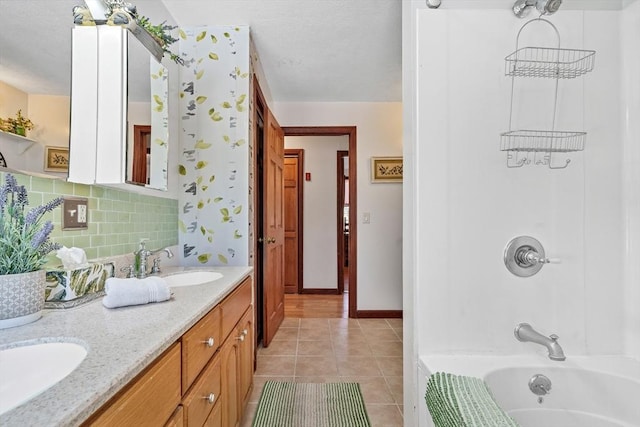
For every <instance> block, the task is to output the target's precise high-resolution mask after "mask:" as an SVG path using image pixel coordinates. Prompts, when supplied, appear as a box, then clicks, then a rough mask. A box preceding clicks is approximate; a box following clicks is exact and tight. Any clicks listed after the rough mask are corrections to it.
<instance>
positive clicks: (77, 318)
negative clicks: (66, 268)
mask: <svg viewBox="0 0 640 427" xmlns="http://www.w3.org/2000/svg"><path fill="white" fill-rule="evenodd" d="M191 269H197V270H209V271H218V272H220V273H222V274H223V275H224V277H222V278H221V279H218V280H216V281H215V282H211V283H207V284H202V285H196V286H186V287H176V288H173V289H172V292H173V297H172V298H171V299H170V300H169V301H165V302H162V303H154V304H146V305H138V306H130V307H121V308H116V309H107V308H105V307H104V306H103V305H102V299H101V298H99V299H97V300H94V301H91V302H89V303H87V304H85V305H82V306H80V307H76V308H72V309H57V310H45V312H44V315H43V317H42V318H41V319H39V320H37V321H36V322H34V323H31V324H28V325H24V326H20V327H16V328H10V329H3V330H0V348H3V347H7V346H13V344H15V343H38V342H51V341H54V342H57V341H66V342H76V343H79V344H82V345H83V346H85V347H86V348H87V351H88V354H87V357H86V358H85V359H84V360H83V361H82V363H81V364H80V365H79V366H78V367H77V368H76V369H75V370H74V371H73V372H72V373H71V374H69V376H67V377H66V378H64V379H63V380H61V381H60V382H58V383H57V384H55V385H54V386H53V387H50V388H49V389H47V390H45V391H44V392H43V393H41V394H39V395H38V396H36V397H34V398H32V399H31V400H29V401H27V402H25V403H23V404H22V405H20V406H18V407H16V408H14V409H12V410H10V411H8V412H6V413H5V414H2V415H0V425H1V426H3V427H13V426H16V427H18V426H19V427H23V426H76V425H79V424H80V423H82V422H83V421H84V420H86V419H87V418H88V417H89V416H90V415H91V414H92V413H93V412H95V411H96V410H97V409H98V408H100V407H101V406H102V405H103V404H104V403H106V402H107V401H108V400H109V399H110V398H111V397H113V396H114V395H115V393H116V392H117V391H118V390H120V389H121V388H122V387H123V386H124V385H126V384H127V383H128V382H129V381H130V380H131V379H133V378H134V377H135V376H136V375H137V374H139V373H140V372H141V371H142V370H143V369H144V368H145V367H146V366H147V365H148V364H149V363H150V362H151V361H153V360H154V359H155V358H156V357H157V356H159V355H160V354H162V352H163V351H164V350H166V349H167V348H169V346H170V345H171V344H172V343H174V342H176V341H177V340H178V338H180V336H181V335H182V334H183V333H184V332H186V331H187V330H188V329H189V328H190V327H191V326H193V325H194V324H195V323H196V322H197V321H198V320H199V319H200V318H201V317H202V316H203V315H205V314H206V313H207V312H209V310H211V308H213V307H214V306H215V305H216V304H218V303H219V302H220V301H222V299H223V298H224V297H225V296H227V295H228V294H229V293H231V291H233V290H234V289H235V288H236V287H237V286H238V285H239V284H240V283H241V282H242V280H243V279H244V278H246V277H247V276H248V275H250V274H251V273H252V271H253V269H252V268H251V267H211V268H184V270H191ZM178 270H183V268H171V269H169V268H167V269H166V271H165V272H164V273H165V274H170V273H171V272H175V271H178ZM42 363H47V361H46V360H43V361H42ZM51 369H55V367H54V366H52V367H51ZM1 380H2V379H0V381H1Z"/></svg>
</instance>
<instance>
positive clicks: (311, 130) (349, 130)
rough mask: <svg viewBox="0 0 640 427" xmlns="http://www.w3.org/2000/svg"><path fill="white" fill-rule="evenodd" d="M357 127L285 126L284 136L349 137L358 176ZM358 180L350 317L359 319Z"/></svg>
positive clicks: (352, 195)
mask: <svg viewBox="0 0 640 427" xmlns="http://www.w3.org/2000/svg"><path fill="white" fill-rule="evenodd" d="M356 129H357V128H356V126H283V127H282V130H283V131H284V136H285V137H287V136H345V135H346V136H348V137H349V176H357V155H356V154H357V152H356V150H357V132H356ZM357 194H358V193H357V180H356V179H353V180H351V179H350V180H349V317H350V318H355V317H357V310H358V307H357V301H358V281H357V279H358V262H357V254H358V250H357V249H358V237H357V236H358V224H357V222H358V221H357V220H358V209H357Z"/></svg>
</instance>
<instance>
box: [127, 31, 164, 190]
mask: <svg viewBox="0 0 640 427" xmlns="http://www.w3.org/2000/svg"><path fill="white" fill-rule="evenodd" d="M127 44H128V50H127V91H128V93H127V172H126V180H127V182H128V183H130V184H136V185H143V186H146V187H149V188H155V189H158V190H167V161H168V153H169V147H168V144H167V143H168V139H169V116H168V95H169V82H168V79H169V74H168V70H167V69H166V68H165V67H164V66H162V64H160V63H159V62H158V61H157V60H156V59H155V58H154V57H153V56H152V55H151V54H150V53H149V52H148V51H147V49H146V47H144V46H143V45H142V43H141V42H140V41H139V40H138V39H137V38H136V37H135V36H134V35H133V34H132V33H131V32H128V35H127Z"/></svg>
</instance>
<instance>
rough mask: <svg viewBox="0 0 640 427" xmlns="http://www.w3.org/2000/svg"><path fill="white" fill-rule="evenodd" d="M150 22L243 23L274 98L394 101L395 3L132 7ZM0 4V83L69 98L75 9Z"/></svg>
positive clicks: (207, 2) (337, 0)
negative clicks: (250, 35) (250, 37)
mask: <svg viewBox="0 0 640 427" xmlns="http://www.w3.org/2000/svg"><path fill="white" fill-rule="evenodd" d="M133 3H134V4H136V5H137V7H138V12H139V13H141V14H143V15H147V16H149V17H151V18H152V21H153V22H161V21H162V20H165V19H167V20H168V21H169V22H172V21H173V22H175V23H176V24H178V25H179V26H184V27H186V26H199V25H249V26H250V27H251V34H252V38H253V41H254V44H255V46H256V50H257V52H258V56H259V58H260V61H261V63H262V68H263V70H264V73H265V76H266V78H267V83H268V85H269V89H270V91H271V95H272V97H273V100H274V101H306V102H321V101H330V102H375V101H382V102H384V101H400V100H401V74H402V72H401V6H402V5H401V3H402V2H401V0H162V1H158V0H139V1H133ZM77 4H82V1H81V0H20V1H18V0H0V29H1V30H0V80H2V81H5V82H6V83H8V84H10V85H12V86H15V87H17V88H18V89H21V90H24V91H27V92H30V93H41V94H65V95H66V94H68V93H69V81H70V58H71V54H70V44H71V31H70V30H71V28H72V13H71V10H72V8H73V6H75V5H77Z"/></svg>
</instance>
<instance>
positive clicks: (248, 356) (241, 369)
mask: <svg viewBox="0 0 640 427" xmlns="http://www.w3.org/2000/svg"><path fill="white" fill-rule="evenodd" d="M238 336H242V337H244V339H243V340H242V341H240V344H239V345H238V347H239V352H238V353H239V354H238V376H239V383H238V385H239V390H238V391H239V400H238V401H239V403H240V404H241V405H240V410H241V411H242V412H244V407H245V405H246V403H247V401H248V399H249V393H250V392H251V388H252V387H251V386H252V385H253V354H254V352H253V338H254V337H253V307H249V309H248V310H247V312H246V313H245V315H244V317H243V318H242V319H241V320H240V322H239V323H238Z"/></svg>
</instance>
